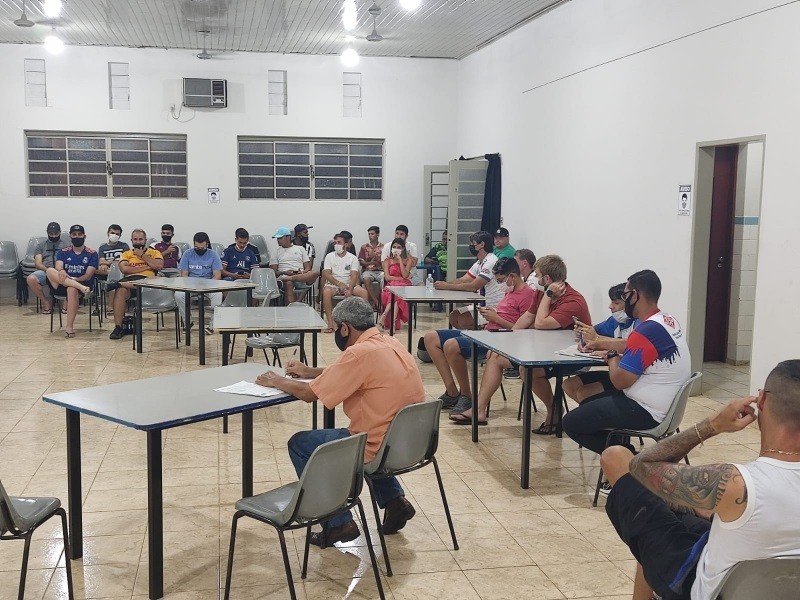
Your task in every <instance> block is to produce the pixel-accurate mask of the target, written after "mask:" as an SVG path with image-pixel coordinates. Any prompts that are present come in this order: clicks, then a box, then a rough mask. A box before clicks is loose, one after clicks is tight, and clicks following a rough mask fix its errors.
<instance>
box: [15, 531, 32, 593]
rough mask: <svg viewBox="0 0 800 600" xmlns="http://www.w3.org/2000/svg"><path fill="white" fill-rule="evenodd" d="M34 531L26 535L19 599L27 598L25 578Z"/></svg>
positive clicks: (20, 574)
mask: <svg viewBox="0 0 800 600" xmlns="http://www.w3.org/2000/svg"><path fill="white" fill-rule="evenodd" d="M32 533H33V532H32V531H29V532H28V533H27V534H26V535H25V549H24V550H23V551H22V569H21V570H20V573H19V593H18V596H17V598H19V600H24V598H25V578H26V577H27V575H28V555H29V554H30V551H31V534H32Z"/></svg>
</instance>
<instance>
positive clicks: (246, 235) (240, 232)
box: [235, 227, 250, 239]
mask: <svg viewBox="0 0 800 600" xmlns="http://www.w3.org/2000/svg"><path fill="white" fill-rule="evenodd" d="M235 235H236V237H237V238H239V239H242V238H247V239H250V234H249V233H247V229H245V228H244V227H239V229H237V230H236V234H235Z"/></svg>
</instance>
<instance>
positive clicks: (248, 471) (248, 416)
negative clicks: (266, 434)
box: [242, 410, 253, 498]
mask: <svg viewBox="0 0 800 600" xmlns="http://www.w3.org/2000/svg"><path fill="white" fill-rule="evenodd" d="M252 495H253V411H252V410H246V411H244V412H243V413H242V497H243V498H248V497H250V496H252Z"/></svg>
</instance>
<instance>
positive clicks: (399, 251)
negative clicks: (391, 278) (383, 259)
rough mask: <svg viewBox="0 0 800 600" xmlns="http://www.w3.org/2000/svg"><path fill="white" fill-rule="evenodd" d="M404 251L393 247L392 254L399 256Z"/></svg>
mask: <svg viewBox="0 0 800 600" xmlns="http://www.w3.org/2000/svg"><path fill="white" fill-rule="evenodd" d="M402 253H403V251H402V250H400V248H392V256H394V257H395V258H399V257H400V255H401V254H402Z"/></svg>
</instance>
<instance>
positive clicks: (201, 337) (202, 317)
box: [197, 294, 206, 365]
mask: <svg viewBox="0 0 800 600" xmlns="http://www.w3.org/2000/svg"><path fill="white" fill-rule="evenodd" d="M197 310H198V312H199V313H200V314H199V315H198V320H199V321H200V325H199V326H198V327H197V343H198V344H199V346H200V348H199V350H200V364H201V365H204V364H206V296H205V294H200V301H199V302H198V303H197Z"/></svg>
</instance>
